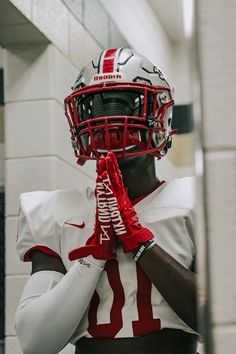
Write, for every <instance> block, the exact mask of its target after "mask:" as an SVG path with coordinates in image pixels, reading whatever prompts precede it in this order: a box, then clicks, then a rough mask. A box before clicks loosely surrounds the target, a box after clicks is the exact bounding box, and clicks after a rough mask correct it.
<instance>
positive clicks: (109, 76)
mask: <svg viewBox="0 0 236 354" xmlns="http://www.w3.org/2000/svg"><path fill="white" fill-rule="evenodd" d="M112 79H122V76H121V75H119V74H106V75H95V76H94V77H93V80H94V81H99V80H112Z"/></svg>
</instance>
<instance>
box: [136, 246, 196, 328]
mask: <svg viewBox="0 0 236 354" xmlns="http://www.w3.org/2000/svg"><path fill="white" fill-rule="evenodd" d="M138 262H139V264H140V266H141V267H142V269H143V270H144V272H145V273H146V275H147V276H148V278H149V279H150V280H151V281H152V283H153V284H154V285H155V287H156V288H157V290H158V291H159V292H160V293H161V295H162V296H163V298H164V299H165V300H166V302H167V303H168V304H169V305H170V306H171V308H172V309H173V310H174V311H175V312H176V313H177V315H178V316H179V317H180V318H181V319H182V320H183V321H184V322H185V323H187V324H188V325H189V326H190V327H191V328H192V329H194V330H195V331H198V326H197V299H196V274H195V273H193V272H192V271H191V270H189V269H186V268H185V267H183V266H182V265H181V264H180V263H179V262H177V261H176V260H175V259H174V258H173V257H171V256H170V255H169V254H168V253H167V252H165V251H164V250H163V249H162V248H161V247H159V246H158V245H155V246H153V247H152V248H150V249H148V250H147V251H146V252H145V253H144V254H143V255H142V256H141V257H140V258H139V260H138Z"/></svg>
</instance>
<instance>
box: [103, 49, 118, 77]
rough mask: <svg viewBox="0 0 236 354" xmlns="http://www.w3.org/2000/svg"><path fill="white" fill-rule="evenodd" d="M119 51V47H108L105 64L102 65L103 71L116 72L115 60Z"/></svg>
mask: <svg viewBox="0 0 236 354" xmlns="http://www.w3.org/2000/svg"><path fill="white" fill-rule="evenodd" d="M116 52H117V48H115V49H108V50H107V51H106V53H105V55H104V59H103V65H102V73H112V72H114V62H115V54H116Z"/></svg>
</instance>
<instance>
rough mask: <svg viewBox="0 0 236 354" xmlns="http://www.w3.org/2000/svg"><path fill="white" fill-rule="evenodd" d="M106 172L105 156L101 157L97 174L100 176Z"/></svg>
mask: <svg viewBox="0 0 236 354" xmlns="http://www.w3.org/2000/svg"><path fill="white" fill-rule="evenodd" d="M105 170H106V160H105V157H104V156H101V157H100V158H99V160H98V162H97V174H98V175H99V176H101V175H102V173H103V172H104V171H105Z"/></svg>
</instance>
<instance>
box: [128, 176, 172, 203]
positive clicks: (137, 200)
mask: <svg viewBox="0 0 236 354" xmlns="http://www.w3.org/2000/svg"><path fill="white" fill-rule="evenodd" d="M163 183H165V181H164V180H163V181H160V184H159V185H158V186H157V187H156V188H154V189H153V190H152V191H151V192H149V193H145V194H143V195H141V196H140V197H138V198H135V199H134V200H131V202H132V205H135V204H137V203H139V202H141V200H143V199H144V198H146V197H147V196H148V195H149V194H151V193H152V192H154V191H155V190H156V189H157V188H159V187H160V186H161V185H162V184H163Z"/></svg>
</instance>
